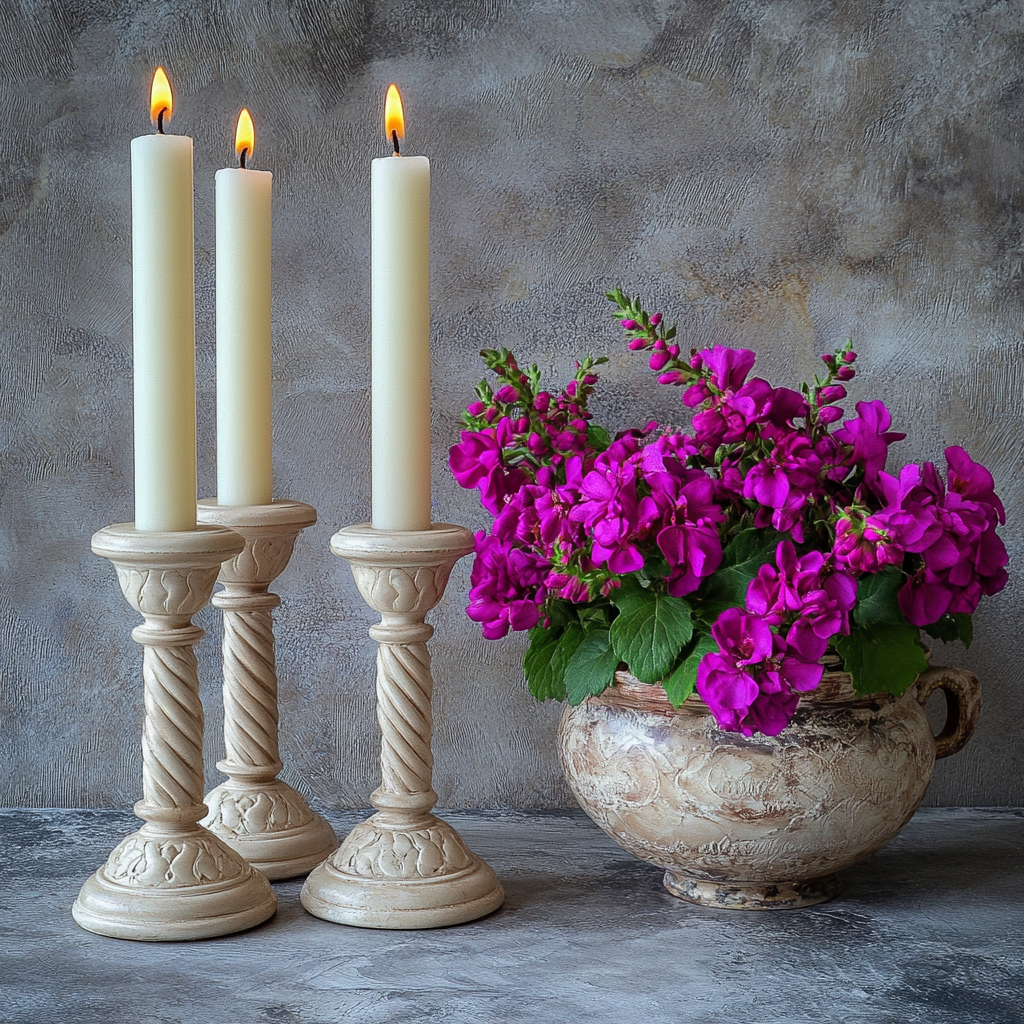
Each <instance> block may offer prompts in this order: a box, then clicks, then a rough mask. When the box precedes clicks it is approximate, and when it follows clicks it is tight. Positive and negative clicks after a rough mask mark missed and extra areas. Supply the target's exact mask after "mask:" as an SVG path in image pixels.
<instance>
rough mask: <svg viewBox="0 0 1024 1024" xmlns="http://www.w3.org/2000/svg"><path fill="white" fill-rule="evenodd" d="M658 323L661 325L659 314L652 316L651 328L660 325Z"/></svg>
mask: <svg viewBox="0 0 1024 1024" xmlns="http://www.w3.org/2000/svg"><path fill="white" fill-rule="evenodd" d="M660 323H661V314H660V313H655V314H654V316H652V317H651V326H652V327H657V326H658V324H660Z"/></svg>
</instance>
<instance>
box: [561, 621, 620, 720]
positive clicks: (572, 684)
mask: <svg viewBox="0 0 1024 1024" xmlns="http://www.w3.org/2000/svg"><path fill="white" fill-rule="evenodd" d="M618 667H619V656H618V655H617V654H616V653H615V651H614V650H612V645H611V640H610V638H609V636H608V630H607V629H595V630H593V631H591V632H590V633H588V634H587V635H586V636H585V637H584V639H583V642H582V643H581V644H580V645H579V647H577V648H576V652H575V653H574V654H573V656H572V657H571V658H570V659H569V664H568V665H567V666H566V669H565V693H566V696H567V697H568V698H569V703H570V704H573V705H576V704H579V703H581V702H582V701H583V700H584V698H586V697H589V696H591V695H593V696H595V697H596V696H597V695H598V694H599V693H604V691H605V690H606V689H607V688H608V687H609V686H611V685H612V683H613V682H615V670H616V669H617V668H618Z"/></svg>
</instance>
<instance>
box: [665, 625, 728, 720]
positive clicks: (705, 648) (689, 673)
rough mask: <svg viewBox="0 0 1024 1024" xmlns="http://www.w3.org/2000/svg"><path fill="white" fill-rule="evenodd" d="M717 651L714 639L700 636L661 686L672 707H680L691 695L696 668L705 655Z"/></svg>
mask: <svg viewBox="0 0 1024 1024" xmlns="http://www.w3.org/2000/svg"><path fill="white" fill-rule="evenodd" d="M717 650H718V644H716V643H715V640H714V637H710V636H702V637H701V638H700V639H699V640H698V641H697V643H696V645H694V647H693V649H692V650H691V651H690V653H689V654H688V655H687V656H686V657H685V658H684V659H683V660H682V661H681V662H680V664H679V667H678V668H677V669H676V670H675V671H674V672H673V673H672V675H670V676H669V677H668V679H666V680H665V681H664V682H663V683H662V684H661V685H662V686H663V687H664V688H665V693H667V694H668V699H669V700H670V701H671V702H672V707H674V708H678V707H682V704H683V701H684V700H686V698H687V697H689V696H690V694H691V693H693V688H694V686H696V684H697V668H698V667H699V666H700V663H701V659H702V658H703V657H704V655H705V654H710V653H712V652H713V651H717Z"/></svg>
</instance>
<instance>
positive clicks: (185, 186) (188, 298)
mask: <svg viewBox="0 0 1024 1024" xmlns="http://www.w3.org/2000/svg"><path fill="white" fill-rule="evenodd" d="M172 106H173V104H172V99H171V87H170V84H169V83H168V81H167V76H166V74H165V73H164V69H163V68H157V70H156V74H155V75H154V76H153V90H152V95H151V102H150V114H151V117H152V120H153V123H154V124H155V125H156V129H157V130H156V134H155V135H144V136H142V137H140V138H138V139H132V148H131V151H132V306H133V313H134V316H133V336H134V360H135V527H136V529H138V530H194V529H195V528H196V336H195V335H196V309H195V303H196V300H195V265H194V262H193V260H194V255H193V238H192V140H191V139H190V138H186V137H185V136H182V135H165V134H164V123H165V122H166V121H168V120H169V119H170V117H171V113H172Z"/></svg>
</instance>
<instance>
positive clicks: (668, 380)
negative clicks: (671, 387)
mask: <svg viewBox="0 0 1024 1024" xmlns="http://www.w3.org/2000/svg"><path fill="white" fill-rule="evenodd" d="M658 383H659V384H682V383H683V375H682V373H681V372H680V371H679V370H669V372H668V373H663V374H662V375H661V376H660V377H659V378H658Z"/></svg>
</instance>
